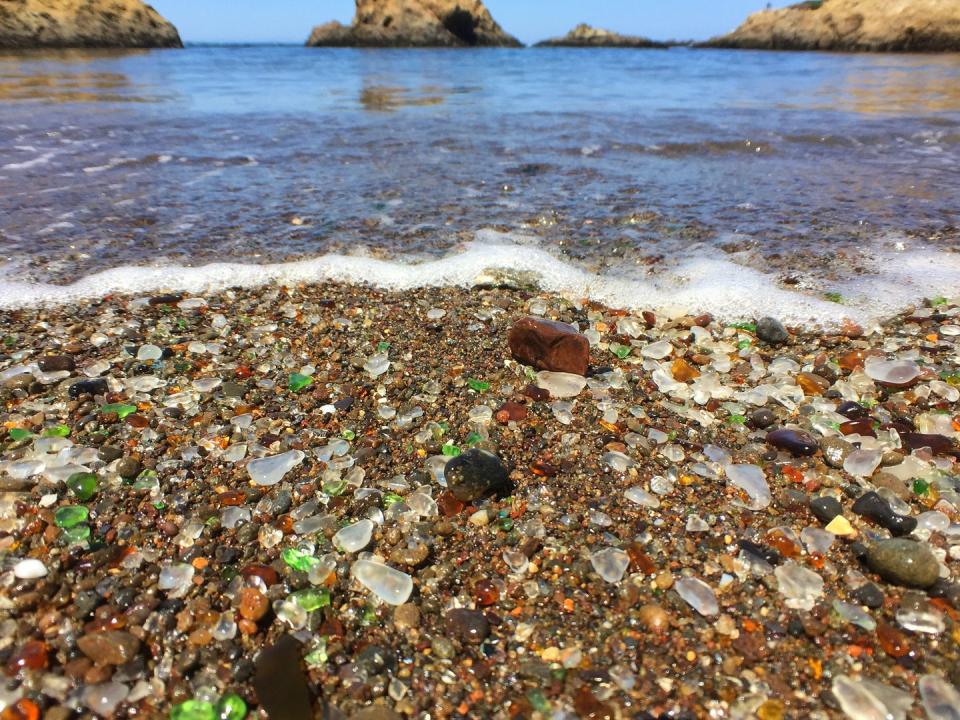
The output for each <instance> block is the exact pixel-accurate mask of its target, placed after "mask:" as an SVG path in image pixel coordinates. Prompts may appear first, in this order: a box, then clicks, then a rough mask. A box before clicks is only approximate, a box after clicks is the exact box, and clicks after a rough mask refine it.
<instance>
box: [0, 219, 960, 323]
mask: <svg viewBox="0 0 960 720" xmlns="http://www.w3.org/2000/svg"><path fill="white" fill-rule="evenodd" d="M505 241H509V242H505ZM734 257H735V256H732V257H725V256H723V255H717V256H714V257H709V256H697V255H692V256H690V257H688V258H679V259H677V260H676V261H674V262H669V263H665V264H664V265H663V266H662V267H656V268H652V269H644V268H643V267H642V266H632V265H630V264H624V265H623V266H622V267H618V266H617V265H616V264H615V263H614V264H611V265H610V266H609V267H607V268H604V269H602V270H600V269H592V268H591V267H590V265H589V264H588V263H584V262H582V261H577V260H571V259H569V258H564V257H562V256H557V255H556V254H554V253H552V252H550V251H548V250H547V249H545V248H543V247H540V246H538V244H537V242H536V239H535V238H534V237H533V236H525V235H518V234H512V233H499V232H496V231H486V230H485V231H480V232H479V233H478V234H477V237H476V239H475V240H473V241H470V242H466V243H463V244H461V245H460V246H458V247H455V248H453V249H452V250H451V251H450V252H448V253H447V254H445V255H443V256H440V257H429V256H427V257H419V256H414V257H403V256H401V257H399V258H396V259H389V258H384V257H379V256H377V255H375V254H370V253H367V252H361V253H358V254H354V255H345V254H337V253H330V254H326V255H321V256H319V257H314V258H307V259H303V260H290V261H281V262H275V263H264V264H251V263H243V262H223V263H210V264H205V265H199V266H180V265H160V266H121V267H115V268H111V269H107V270H103V271H100V272H97V273H94V274H92V275H88V276H85V277H82V278H81V279H79V280H77V281H75V282H73V283H70V284H65V285H58V284H52V283H43V282H33V281H27V280H21V279H18V278H17V275H16V274H17V273H18V267H17V266H16V265H10V266H8V267H7V268H5V269H4V270H5V271H4V272H3V273H2V274H0V310H6V311H14V310H21V309H29V308H31V307H47V308H56V307H68V306H70V305H71V304H75V303H78V302H79V303H89V302H96V301H98V300H99V299H102V298H103V297H105V296H111V295H125V294H129V295H137V294H141V295H142V294H161V293H167V294H169V293H184V294H204V293H218V292H223V291H225V290H227V289H229V288H245V289H260V290H263V291H265V292H266V291H269V290H270V288H277V287H284V286H293V285H301V284H316V283H326V282H330V283H335V284H342V285H344V286H350V285H351V284H352V285H357V286H360V287H370V288H375V289H379V290H383V291H386V292H405V291H409V292H414V291H417V290H421V289H427V290H429V289H434V290H438V289H442V288H445V287H446V288H451V289H455V290H457V291H464V290H469V289H471V288H479V289H483V288H485V287H489V286H491V285H494V286H503V287H506V288H512V289H520V290H526V291H531V292H544V293H552V294H554V295H558V296H562V297H564V298H566V299H568V300H577V299H585V300H590V301H592V302H599V303H603V304H606V305H608V306H613V307H620V308H623V309H626V310H631V311H633V312H640V311H642V310H652V311H655V312H657V313H659V314H660V315H662V316H664V317H668V318H674V317H680V316H682V315H684V314H691V315H700V314H702V313H710V314H711V315H713V316H714V317H716V318H717V319H719V320H722V321H725V322H741V321H746V320H750V319H756V318H758V317H762V316H763V315H774V316H777V317H779V318H780V319H781V320H783V322H784V323H786V324H788V325H791V326H795V327H798V328H804V329H806V330H809V331H817V330H820V331H838V330H841V329H843V328H844V327H845V326H847V325H849V324H851V323H852V324H857V325H860V326H861V327H863V328H864V329H868V330H869V329H871V328H872V327H874V326H876V325H877V324H882V323H883V322H885V321H887V320H889V319H890V318H893V317H896V316H897V315H898V314H899V313H901V312H903V311H904V310H909V309H910V308H914V307H917V306H921V305H922V304H923V303H924V302H927V301H929V300H930V299H933V298H939V297H944V299H949V300H955V299H956V298H954V297H952V296H949V288H952V287H956V285H957V282H960V255H957V254H956V253H951V252H943V251H937V250H935V249H931V248H925V247H918V248H911V249H909V250H906V251H903V252H890V251H879V250H878V251H876V252H875V253H874V254H873V267H868V268H866V272H865V269H864V268H862V267H860V268H855V267H854V266H853V265H851V266H850V267H849V268H848V269H847V270H846V271H845V274H840V276H839V277H837V275H836V273H835V271H834V279H833V281H830V282H827V281H824V282H823V283H822V286H823V287H822V288H815V287H814V286H811V283H812V282H813V281H810V280H808V279H806V278H807V276H811V277H815V276H816V273H818V272H820V273H825V272H827V269H826V268H823V267H821V265H820V262H821V261H820V260H818V259H817V258H813V259H812V260H809V261H808V262H806V264H805V261H804V260H798V261H797V262H796V263H794V265H793V267H794V272H793V273H791V275H792V277H790V278H788V281H789V282H790V283H791V284H790V285H788V284H786V283H787V281H785V280H784V277H785V276H784V274H783V273H782V272H779V271H778V272H777V273H776V274H773V273H769V272H763V271H761V270H759V269H757V268H755V267H751V266H749V265H744V264H740V263H739V262H735V261H734V259H733V258H734ZM828 288H829V289H830V291H831V292H827V291H826V290H827V289H828Z"/></svg>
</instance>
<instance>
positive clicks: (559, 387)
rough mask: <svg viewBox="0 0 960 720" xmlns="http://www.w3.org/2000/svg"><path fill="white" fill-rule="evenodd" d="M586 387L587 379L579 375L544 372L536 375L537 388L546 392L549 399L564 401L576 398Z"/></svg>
mask: <svg viewBox="0 0 960 720" xmlns="http://www.w3.org/2000/svg"><path fill="white" fill-rule="evenodd" d="M586 386H587V379H586V378H585V377H582V376H580V375H574V374H572V373H562V372H549V371H547V370H544V371H542V372H539V373H537V387H539V388H543V389H544V390H546V391H548V392H549V393H550V395H551V397H554V398H558V399H561V400H562V399H564V398H571V397H576V396H577V395H579V394H580V393H581V392H582V391H583V389H584V388H585V387H586Z"/></svg>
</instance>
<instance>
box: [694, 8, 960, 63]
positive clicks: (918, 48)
mask: <svg viewBox="0 0 960 720" xmlns="http://www.w3.org/2000/svg"><path fill="white" fill-rule="evenodd" d="M704 45H706V46H709V47H730V48H747V49H762V50H839V51H875V52H943V51H958V50H960V0H822V1H821V0H812V1H810V2H802V3H799V4H797V5H792V6H790V7H787V8H782V9H778V10H764V11H762V12H758V13H756V14H754V15H751V16H750V17H749V18H747V20H746V22H744V23H743V25H741V26H740V27H739V28H737V29H736V30H734V31H733V32H732V33H730V34H729V35H724V36H722V37H718V38H714V39H713V40H710V41H708V42H707V43H704Z"/></svg>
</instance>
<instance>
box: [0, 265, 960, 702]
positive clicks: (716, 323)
mask: <svg viewBox="0 0 960 720" xmlns="http://www.w3.org/2000/svg"><path fill="white" fill-rule="evenodd" d="M958 305H960V304H958V301H957V298H955V297H952V298H951V297H931V298H929V299H928V301H927V302H926V303H925V304H922V303H918V304H917V305H916V306H915V307H914V308H912V309H908V310H907V311H904V312H902V313H900V314H898V315H896V316H891V317H890V318H888V319H887V320H885V321H883V322H877V323H871V324H869V325H867V326H865V327H861V326H857V325H855V324H854V323H852V322H848V323H847V324H846V325H845V326H843V327H842V329H838V330H834V331H824V332H819V331H812V330H809V329H805V328H803V327H787V328H784V327H783V326H782V325H780V324H779V323H777V322H774V321H771V320H763V321H761V322H759V323H758V322H757V320H758V318H753V319H744V320H742V321H740V322H736V323H733V322H731V321H729V320H726V319H724V320H714V319H713V318H712V317H711V316H710V315H709V314H701V315H698V316H693V315H679V316H669V315H666V314H660V315H657V314H655V313H653V312H641V311H640V310H639V309H637V308H634V309H632V310H626V309H621V308H616V307H608V306H604V305H601V304H599V303H596V302H594V301H591V300H589V299H584V298H582V297H570V296H567V297H564V296H561V295H558V294H554V293H549V292H542V291H538V290H537V289H535V288H529V287H528V288H519V287H517V286H516V284H515V283H512V282H509V281H503V282H498V281H496V280H493V281H491V282H489V283H488V284H486V285H482V284H481V285H475V286H473V287H468V288H457V287H440V288H423V289H405V290H403V291H385V290H379V289H376V288H373V287H370V286H364V285H346V284H339V283H319V284H290V285H288V286H287V285H282V284H267V285H265V286H262V287H257V288H248V289H244V288H233V289H224V290H219V291H216V292H208V293H203V294H198V295H189V294H187V295H185V294H182V293H151V294H143V293H140V294H130V295H120V294H118V295H108V296H106V297H104V298H100V299H77V300H74V301H72V302H71V304H70V305H69V306H68V307H65V306H63V305H39V306H37V305H34V306H31V307H23V308H19V309H7V310H3V311H0V325H2V327H3V328H4V330H3V333H4V337H3V350H2V353H3V354H2V355H0V379H2V389H0V398H2V400H3V404H4V408H3V413H2V415H0V421H2V424H3V430H2V433H3V434H2V436H0V467H2V468H3V470H4V472H3V473H0V483H2V504H0V553H2V556H3V563H4V568H5V569H4V572H3V574H2V576H0V577H2V578H3V582H4V584H5V598H6V600H5V603H6V604H5V607H4V608H3V613H4V619H3V623H4V640H3V643H2V653H3V659H4V662H5V664H6V667H7V670H8V675H10V676H12V675H14V674H17V675H18V676H19V678H20V680H21V682H19V683H16V684H10V685H7V686H5V688H4V690H3V692H4V693H5V694H4V695H3V699H4V701H5V702H6V703H7V707H8V710H7V711H5V717H6V716H7V715H9V716H10V717H37V715H36V714H31V713H38V712H42V713H43V717H44V718H68V717H73V716H74V715H72V714H71V713H72V712H73V711H74V709H77V710H78V711H79V712H80V713H81V714H82V713H84V712H87V711H93V712H99V713H100V714H102V715H105V716H109V715H110V714H111V713H113V712H114V711H117V712H121V711H122V714H123V716H133V714H134V713H135V714H136V716H143V717H161V716H167V715H169V716H170V717H176V718H207V717H211V718H212V717H228V718H234V717H238V718H239V717H243V716H244V715H243V714H242V713H241V707H242V708H243V711H242V712H243V713H245V712H246V709H248V708H249V709H250V710H255V711H256V712H260V713H264V712H266V713H269V716H270V717H285V718H290V720H297V719H298V718H300V717H305V718H306V717H314V716H315V717H341V716H342V717H358V718H367V719H368V720H369V719H370V718H395V717H424V715H423V713H430V716H431V717H436V718H488V717H489V718H519V717H523V718H527V717H530V718H535V717H543V718H548V717H549V718H565V717H571V718H572V717H580V718H621V717H624V718H626V717H629V718H667V717H669V718H708V717H731V718H739V717H743V718H747V717H759V718H764V719H765V720H770V719H771V718H800V717H803V718H825V719H826V718H830V719H831V720H832V719H834V718H837V719H839V718H843V717H857V715H854V714H852V713H855V712H860V713H865V712H868V711H869V709H870V708H874V707H876V703H880V707H885V708H888V709H890V712H891V716H892V717H923V716H924V715H923V714H922V713H923V711H924V710H922V709H925V711H926V712H927V713H928V715H927V717H931V718H933V717H948V716H949V715H935V714H929V713H931V712H933V710H931V708H934V709H936V708H938V707H947V706H949V703H951V702H954V701H955V691H954V690H953V689H952V688H950V686H949V685H947V684H946V683H947V682H949V683H953V685H957V684H960V677H958V676H957V675H956V669H957V668H958V667H960V664H958V662H957V661H958V656H957V640H958V635H957V634H958V629H957V625H956V620H957V612H958V609H960V586H958V585H957V584H956V583H955V582H954V579H953V578H954V577H955V574H956V567H955V563H956V559H957V557H958V548H960V545H958V538H960V530H958V528H960V525H958V510H957V508H958V507H960V505H958V503H960V486H958V481H957V477H956V472H955V466H956V460H957V457H958V455H957V453H958V452H960V450H958V446H957V437H958V435H960V418H958V415H957V400H958V398H960V368H958V364H960V355H958V352H957V350H958V348H957V338H958V337H960V323H958V322H957V317H958V313H960V307H958ZM68 310H69V311H68ZM523 318H533V322H534V324H535V325H536V323H539V322H541V321H543V320H557V321H560V322H563V323H568V324H571V325H573V326H575V328H576V329H577V330H578V331H579V332H580V333H581V334H582V336H583V337H584V338H585V340H583V342H584V343H585V344H586V343H589V346H590V349H589V370H588V371H587V375H586V377H580V378H579V379H577V378H578V377H579V376H576V375H574V376H570V375H566V374H565V375H562V376H560V375H556V374H553V373H550V372H547V373H543V372H540V371H538V370H537V369H536V368H532V367H530V366H525V365H523V364H521V363H519V362H518V361H517V360H515V359H514V353H512V352H511V347H510V345H511V342H512V341H511V340H510V329H511V328H512V327H513V326H514V325H515V324H516V323H517V322H518V321H519V320H521V319H523ZM551 391H552V393H553V395H554V396H551ZM486 453H489V454H492V456H493V458H494V460H490V456H489V455H487V454H486ZM270 458H277V459H276V460H270ZM448 463H453V464H448ZM490 463H493V464H494V465H493V466H492V468H491V465H490ZM454 467H456V468H457V470H456V472H454V471H453V468H454ZM477 468H481V469H482V471H481V472H477ZM501 472H502V473H503V475H502V476H501V475H500V473H501ZM493 477H497V478H498V482H493V480H492V479H490V478H493ZM485 478H486V479H490V481H489V483H488V484H485V483H487V480H486V479H485ZM458 496H459V498H460V499H458ZM290 643H293V645H290ZM291 647H293V648H295V649H296V651H295V652H292V653H291V652H290V648H291ZM269 648H273V649H272V650H268V649H269ZM263 651H266V652H263ZM301 658H303V669H301V663H300V659H301ZM877 684H879V686H878V685H877ZM271 687H273V688H274V689H275V690H276V688H282V689H281V690H279V691H275V692H270V690H269V688H271ZM951 693H953V694H951ZM304 698H307V700H306V702H307V703H308V704H309V709H305V706H304V705H303V702H304ZM258 703H259V704H258ZM298 703H300V704H299V705H298ZM944 703H947V704H946V705H944ZM367 706H369V707H367ZM12 708H16V710H12ZM364 708H366V709H364ZM11 712H15V713H20V714H19V715H17V714H10V713H11ZM171 713H172V714H171ZM214 713H220V714H219V715H216V714H214ZM231 713H233V714H231ZM862 716H863V717H866V715H862Z"/></svg>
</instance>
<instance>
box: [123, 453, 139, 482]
mask: <svg viewBox="0 0 960 720" xmlns="http://www.w3.org/2000/svg"><path fill="white" fill-rule="evenodd" d="M141 469H142V466H141V465H140V462H139V461H138V460H134V459H133V458H124V459H123V460H121V461H120V462H118V463H117V475H119V476H120V477H122V478H124V479H127V480H129V479H130V478H135V477H136V476H137V475H139V474H140V470H141Z"/></svg>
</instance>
